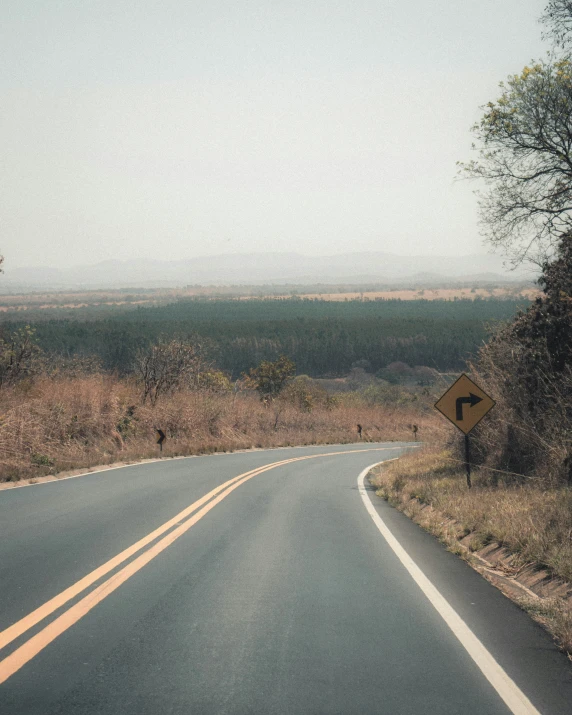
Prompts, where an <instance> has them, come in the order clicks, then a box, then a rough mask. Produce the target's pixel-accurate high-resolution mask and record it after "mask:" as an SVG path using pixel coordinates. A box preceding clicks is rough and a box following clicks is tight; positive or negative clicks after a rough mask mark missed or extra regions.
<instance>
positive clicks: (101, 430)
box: [0, 375, 440, 481]
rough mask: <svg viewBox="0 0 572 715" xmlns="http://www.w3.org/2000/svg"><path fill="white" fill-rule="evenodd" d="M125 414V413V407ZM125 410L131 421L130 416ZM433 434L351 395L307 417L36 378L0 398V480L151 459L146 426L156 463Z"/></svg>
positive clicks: (404, 411)
mask: <svg viewBox="0 0 572 715" xmlns="http://www.w3.org/2000/svg"><path fill="white" fill-rule="evenodd" d="M130 408H134V409H130ZM130 412H133V414H130ZM358 422H359V423H360V424H362V425H363V427H364V438H365V439H367V440H370V441H380V440H410V439H411V438H412V432H411V428H410V425H411V423H413V422H415V423H416V424H417V425H418V426H419V435H420V437H421V438H425V439H430V438H431V437H435V435H436V434H437V433H438V431H439V429H440V422H439V420H438V419H436V418H435V417H434V416H433V415H432V414H431V413H427V414H419V413H418V412H416V411H414V410H413V409H412V408H411V407H400V406H386V407H384V406H381V407H380V406H375V407H370V406H367V405H365V404H364V403H362V402H361V401H360V400H356V399H355V395H350V396H348V399H345V398H344V397H341V398H337V399H336V403H335V404H334V405H329V406H328V405H324V406H316V407H314V408H313V409H312V410H311V411H308V410H304V409H300V408H299V407H297V406H296V405H294V404H290V403H287V402H283V401H277V402H276V403H274V404H271V405H269V406H265V405H264V404H262V403H261V402H260V400H259V399H258V397H257V395H256V394H251V393H239V394H236V395H233V394H228V393H224V394H213V393H209V392H179V393H176V394H173V395H170V396H168V397H166V398H165V399H163V400H160V401H159V402H158V403H157V405H156V406H155V407H151V406H150V405H148V404H147V405H141V404H140V390H139V389H138V387H137V386H136V385H135V384H134V383H133V382H129V381H126V380H120V379H118V378H115V377H112V376H106V375H90V376H82V377H77V378H62V379H47V378H43V379H38V380H37V381H36V382H34V383H33V384H29V385H26V384H24V383H20V384H19V385H18V386H17V387H15V388H11V389H4V390H2V391H1V392H0V481H17V480H19V479H23V478H35V477H38V476H44V475H47V474H55V473H58V472H61V471H64V470H70V469H75V468H79V467H82V468H83V467H86V468H89V467H93V466H94V465H103V464H109V463H112V462H117V461H122V462H124V461H130V460H135V459H145V458H149V457H157V456H159V450H158V447H157V444H156V433H155V427H160V428H161V429H162V430H163V431H164V432H165V433H166V434H167V437H168V439H167V442H166V444H165V447H164V451H163V453H162V455H163V456H166V457H169V456H179V455H187V454H189V455H190V454H205V453H212V452H217V451H231V450H236V449H247V448H262V447H264V448H267V447H279V446H290V445H302V444H326V443H344V442H346V443H347V442H355V441H357V432H356V425H357V424H358Z"/></svg>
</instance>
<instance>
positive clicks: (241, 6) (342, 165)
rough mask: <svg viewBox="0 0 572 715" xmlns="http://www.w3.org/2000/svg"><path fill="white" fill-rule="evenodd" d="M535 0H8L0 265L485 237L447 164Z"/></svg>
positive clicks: (526, 24) (444, 248)
mask: <svg viewBox="0 0 572 715" xmlns="http://www.w3.org/2000/svg"><path fill="white" fill-rule="evenodd" d="M544 4H545V2H544V0H539V1H537V0H457V2H453V1H452V0H449V2H445V1H444V0H435V1H434V2H430V1H429V0H423V1H421V0H410V1H409V2H403V1H402V2H397V1H395V0H378V1H377V2H370V1H368V0H352V1H351V2H350V1H349V0H345V1H344V2H340V1H336V0H331V1H329V2H323V1H316V0H315V1H313V2H312V1H311V0H306V1H305V2H298V1H297V0H290V1H288V2H287V1H285V0H275V1H274V2H271V1H270V0H265V1H261V0H260V1H254V0H252V1H248V0H235V2H230V1H227V2H222V1H217V0H214V1H208V0H207V1H206V2H200V3H199V2H193V1H192V0H187V1H186V2H184V1H182V0H176V1H175V0H165V1H163V2H151V1H150V0H137V2H133V0H131V1H130V2H124V1H123V0H101V1H99V2H96V1H90V0H73V1H71V0H59V1H58V0H52V1H51V2H48V1H46V2H40V1H36V2H32V1H31V0H4V2H3V3H2V5H1V8H0V62H1V64H0V66H1V67H2V71H1V74H0V89H1V92H2V97H3V101H2V108H1V112H0V125H1V130H0V137H1V138H0V142H1V143H2V147H1V153H2V161H1V162H0V181H1V185H2V193H1V198H0V226H1V236H0V250H1V251H2V252H3V253H4V254H5V256H6V259H7V267H8V269H9V268H10V266H23V265H41V264H49V265H62V266H70V265H74V264H78V263H93V262H96V261H99V260H105V259H108V258H113V257H115V258H129V257H131V256H137V257H152V256H157V257H162V258H166V259H177V258H186V257H191V256H196V255H204V254H216V253H227V252H253V251H270V250H274V251H283V250H287V251H299V252H302V253H308V254H320V253H341V252H345V251H354V250H355V251H361V250H368V251H369V250H382V251H390V252H394V253H401V254H408V253H415V254H467V253H472V252H483V251H485V250H486V249H485V248H483V246H482V244H481V239H480V238H479V235H478V228H477V214H476V202H475V199H474V197H473V194H472V191H473V189H474V188H475V187H474V185H472V184H469V183H467V182H461V183H459V182H455V174H456V166H455V162H456V161H457V160H463V159H467V158H470V155H471V153H470V144H471V136H470V133H469V128H470V126H471V125H472V124H473V122H474V121H475V120H476V119H478V117H479V110H478V107H479V105H482V104H484V103H485V102H487V101H488V100H490V99H494V98H495V97H496V96H497V94H498V83H499V82H500V81H501V80H503V79H504V78H505V77H506V75H507V74H509V73H513V72H517V71H519V70H520V69H521V68H522V66H523V65H524V64H526V63H527V62H528V61H529V60H530V59H531V58H532V57H538V56H540V55H541V54H543V52H544V51H545V49H546V47H545V45H544V44H543V43H542V42H541V39H540V34H541V28H540V26H539V25H538V22H537V18H538V17H539V15H540V14H541V12H542V9H543V6H544Z"/></svg>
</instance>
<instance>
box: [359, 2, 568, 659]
mask: <svg viewBox="0 0 572 715" xmlns="http://www.w3.org/2000/svg"><path fill="white" fill-rule="evenodd" d="M543 21H544V22H545V27H546V28H547V35H548V37H550V38H551V39H552V40H553V41H554V46H553V50H552V51H551V53H550V54H549V55H548V56H547V58H546V59H544V60H542V61H538V62H533V63H531V64H530V65H528V66H526V67H525V68H524V69H523V70H522V72H520V73H519V74H516V75H513V76H511V77H509V78H508V81H507V82H506V83H505V84H501V96H500V97H499V99H498V100H497V101H496V102H489V103H488V104H487V106H486V107H485V108H484V115H483V118H482V120H481V122H480V123H479V124H477V125H476V127H475V128H474V132H475V135H476V138H477V144H476V145H475V147H474V148H475V150H476V151H477V154H478V158H477V159H476V160H475V161H474V162H471V163H469V164H467V165H465V166H464V170H465V171H466V172H468V174H469V175H470V176H472V177H474V178H480V179H482V180H484V182H485V185H486V192H485V193H484V194H482V195H481V203H480V210H481V219H482V225H483V228H484V231H485V235H486V237H487V239H488V241H489V242H490V243H491V244H492V245H495V246H497V247H501V248H503V249H504V250H505V251H506V252H507V253H508V254H509V255H510V256H511V258H512V260H513V261H514V263H516V264H518V263H521V262H523V261H525V260H531V259H532V260H533V261H535V262H536V263H537V264H538V265H540V266H541V270H542V273H541V277H540V279H539V281H538V283H539V286H540V288H541V293H540V295H538V296H537V297H536V298H535V300H534V301H533V302H532V303H531V305H530V306H529V307H528V308H527V309H526V310H524V311H520V312H519V313H518V314H517V315H516V316H515V317H514V318H513V319H512V320H511V321H509V322H508V323H506V324H504V325H500V326H497V328H496V330H495V331H494V332H493V334H492V335H491V337H490V338H489V340H488V341H487V342H486V343H485V344H484V345H483V346H482V347H481V348H480V349H479V351H478V353H477V355H476V356H475V358H474V359H473V360H472V361H470V364H469V369H470V373H471V377H473V379H474V380H475V382H477V384H478V385H479V386H480V387H482V388H483V389H484V390H485V392H487V393H488V394H489V395H491V396H492V397H493V398H494V400H495V401H496V406H495V408H494V409H493V410H492V411H491V412H490V413H489V415H487V416H486V417H485V418H484V419H483V421H482V422H481V423H480V424H479V425H478V426H477V427H476V428H475V430H474V431H473V432H472V433H471V437H470V439H471V454H472V461H473V475H472V481H473V487H472V488H471V489H468V488H467V485H466V482H465V473H464V452H463V449H462V444H463V442H462V439H461V436H460V433H458V432H456V430H455V429H454V428H450V427H449V428H448V429H447V432H448V434H447V436H446V438H445V439H444V440H442V442H440V443H435V444H433V445H431V446H427V447H426V448H424V449H422V450H420V451H418V452H416V453H415V454H411V455H408V456H407V457H405V458H404V459H401V460H400V461H398V462H395V463H393V464H391V465H389V466H387V467H386V468H383V469H378V470H376V471H375V472H374V473H373V474H372V476H371V480H372V483H373V484H374V485H375V486H376V487H377V489H378V493H379V494H380V496H382V497H384V498H385V499H387V500H389V501H390V502H391V503H393V504H395V505H396V506H397V507H398V508H400V509H402V510H403V511H404V512H405V513H407V514H408V515H409V516H411V517H412V518H414V519H415V520H416V521H418V522H419V523H420V524H422V525H423V526H425V527H426V528H427V529H429V530H430V531H432V532H433V533H434V534H436V535H437V536H438V537H439V538H441V539H442V540H443V541H444V542H445V543H446V544H448V546H449V547H450V548H451V549H452V550H453V551H455V552H457V553H460V554H462V555H464V556H465V557H466V558H468V559H469V560H470V561H471V562H472V563H473V564H475V565H476V567H477V568H478V569H479V570H482V571H483V573H484V574H485V575H486V576H487V577H489V578H491V579H492V580H493V582H495V583H496V584H497V585H499V587H501V588H502V589H503V590H504V591H505V592H506V593H508V594H510V595H511V597H513V598H514V599H515V600H516V601H517V602H519V603H520V604H521V605H522V606H523V608H526V609H527V610H528V611H529V612H530V613H532V615H534V617H536V618H537V619H539V620H540V621H541V622H542V623H544V624H545V625H546V626H547V627H548V629H549V630H550V631H551V632H552V633H553V634H554V636H555V638H556V640H557V641H558V642H559V644H560V645H561V647H562V648H563V649H564V650H565V651H567V652H568V654H569V655H570V656H571V658H572V363H571V360H570V355H572V169H571V167H572V143H571V141H570V137H572V3H571V2H570V0H551V2H549V4H548V6H547V8H546V11H545V15H544V17H543ZM518 586H520V591H519V589H518V588H517V587H518Z"/></svg>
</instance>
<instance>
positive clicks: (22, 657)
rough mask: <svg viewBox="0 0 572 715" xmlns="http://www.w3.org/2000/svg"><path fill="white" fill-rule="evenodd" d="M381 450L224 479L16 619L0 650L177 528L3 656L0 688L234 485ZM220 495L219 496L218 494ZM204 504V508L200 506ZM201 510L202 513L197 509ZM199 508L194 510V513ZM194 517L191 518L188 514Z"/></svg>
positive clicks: (0, 642)
mask: <svg viewBox="0 0 572 715" xmlns="http://www.w3.org/2000/svg"><path fill="white" fill-rule="evenodd" d="M387 449H392V448H391V447H374V448H371V449H354V450H345V451H342V452H328V453H325V454H312V455H307V456H304V457H295V458H291V459H285V460H282V461H279V462H273V463H272V464H268V465H265V466H262V467H258V468H257V469H253V470H251V471H249V472H245V473H244V474H240V475H238V476H237V477H234V478H233V479H229V480H228V481H227V482H224V484H221V485H220V486H219V487H216V488H215V489H213V490H212V491H210V492H209V493H208V494H205V496H203V497H201V499H198V500H197V501H195V502H193V504H191V505H190V506H188V507H187V508H186V509H184V510H183V511H181V512H179V514H177V515H176V516H174V517H173V518H172V519H170V520H169V521H167V522H165V524H163V525H162V526H160V527H158V528H157V529H155V530H154V531H152V532H151V533H150V534H148V535H147V536H145V537H143V538H142V539H140V540H139V541H137V542H136V543H135V544H133V545H132V546H130V547H129V548H127V549H125V550H124V551H122V552H121V553H120V554H118V555H117V556H115V557H114V558H112V559H110V560H109V561H107V562H105V563H104V564H102V565H101V566H100V567H99V568H97V569H95V570H94V571H92V572H91V573H89V574H87V575H86V576H84V577H83V578H82V579H80V580H79V581H77V582H76V583H75V584H73V585H72V586H70V587H69V588H67V589H65V590H64V591H62V592H61V593H60V594H58V595H57V596H55V597H54V598H52V599H50V600H49V601H47V602H46V603H44V604H43V605H42V606H40V607H39V608H37V609H36V610H34V611H32V613H30V614H28V615H27V616H25V617H24V618H22V619H21V620H19V621H17V622H16V623H14V624H13V625H12V626H10V627H9V628H7V629H6V630H4V631H2V632H1V633H0V648H3V647H4V646H5V645H7V644H8V643H10V642H12V641H13V640H14V639H15V638H17V637H18V636H20V635H22V634H23V633H25V632H26V631H27V630H29V629H30V628H32V626H34V625H36V624H37V623H39V622H40V621H41V620H43V619H44V618H46V617H47V616H48V615H50V614H51V613H53V612H54V611H55V610H56V609H57V608H59V607H60V606H62V605H64V604H65V603H66V602H68V601H69V600H70V599H72V598H73V597H74V596H76V595H79V594H80V593H81V592H82V591H84V590H85V589H86V588H87V587H88V586H90V585H92V584H93V583H94V582H95V581H97V580H98V579H99V578H101V577H102V576H104V575H105V574H107V573H109V571H111V570H113V569H114V568H115V567H117V566H119V565H120V564H121V563H123V562H124V561H125V560H126V559H128V558H129V557H130V556H132V555H134V554H135V553H137V551H140V550H141V549H142V548H143V547H144V546H146V545H148V544H149V543H150V542H152V541H154V540H155V539H156V538H157V537H158V536H160V535H162V534H164V533H165V531H168V530H169V529H170V528H171V527H173V526H175V525H177V524H178V526H177V528H176V529H173V530H172V531H171V532H170V533H169V534H167V536H165V537H163V538H162V539H160V540H159V541H158V542H156V543H155V544H153V545H152V546H151V547H150V548H149V549H147V550H146V551H144V552H143V553H142V554H140V555H139V556H138V557H137V558H135V559H134V560H133V561H131V562H130V563H128V564H127V565H126V566H124V567H123V568H122V569H121V570H120V571H118V572H117V573H115V574H113V576H111V577H110V578H108V579H107V580H106V581H104V582H103V583H102V584H100V585H99V586H97V587H96V588H95V589H93V591H90V592H89V593H88V594H87V595H86V596H84V597H83V598H82V599H81V600H80V601H78V602H77V603H76V604H74V605H73V606H71V607H70V608H69V609H68V610H67V611H65V612H64V613H62V614H61V615H60V616H58V618H56V619H55V620H54V621H52V622H51V623H49V624H48V625H47V626H45V627H44V628H43V629H42V630H41V631H39V633H37V634H36V635H35V636H32V637H31V638H30V639H29V640H27V641H26V642H25V643H24V644H23V645H21V646H20V647H19V648H17V649H16V650H15V651H14V652H13V653H11V654H10V655H8V656H7V657H6V658H4V659H3V660H1V661H0V684H1V683H3V682H5V681H6V680H7V679H8V678H9V677H10V676H11V675H13V674H14V673H15V672H17V671H18V670H19V669H20V668H21V667H22V666H23V665H25V664H26V663H27V662H29V661H30V660H31V659H32V658H34V657H35V656H36V655H37V654H38V653H39V652H40V651H41V650H43V649H44V648H45V647H46V646H47V645H49V644H50V643H51V642H52V641H53V640H55V639H56V638H57V637H58V636H59V635H61V634H62V633H63V632H64V631H66V630H67V629H68V628H70V626H72V625H73V624H74V623H77V621H79V620H80V618H82V617H83V616H84V615H86V613H88V612H89V611H91V609H92V608H94V607H95V606H96V605H97V604H98V603H100V602H101V601H102V600H103V599H104V598H106V597H107V596H108V595H109V594H111V593H113V591H115V590H116V589H117V588H119V586H121V584H123V583H124V582H125V581H126V580H127V579H128V578H130V577H131V576H133V574H135V573H137V571H139V570H140V569H142V568H143V566H145V565H146V564H148V563H149V562H150V561H151V560H152V559H154V558H155V557H156V556H157V555H158V554H160V553H161V552H162V551H164V550H165V549H166V548H167V547H168V546H170V545H171V544H172V543H173V542H174V541H176V540H177V539H178V538H179V537H180V536H182V535H183V534H184V533H185V532H186V531H188V530H189V529H190V528H191V527H192V526H194V525H195V524H196V523H197V522H198V521H200V520H201V519H202V518H203V517H204V516H205V515H206V514H208V512H209V511H210V510H211V509H213V508H214V507H215V506H216V505H217V504H219V503H220V502H221V501H222V500H223V499H225V498H226V497H227V496H228V495H229V494H230V493H231V492H233V491H234V490H235V489H237V488H238V487H239V486H241V485H242V484H244V483H245V482H247V481H249V480H250V479H252V478H253V477H255V476H258V475H259V474H262V473H263V472H267V471H269V470H271V469H275V468H276V467H279V466H282V465H285V464H291V463H293V462H299V461H302V460H306V459H315V458H317V457H330V456H334V455H339V454H352V453H355V452H372V451H384V450H387ZM221 492H222V493H221ZM206 502H208V504H206V506H203V505H205V503H206ZM200 507H202V508H200ZM197 509H199V511H197ZM194 512H196V513H194ZM191 514H193V515H192V516H190V518H188V519H186V521H184V522H183V523H182V524H179V522H180V521H181V519H185V518H186V517H188V516H189V515H191Z"/></svg>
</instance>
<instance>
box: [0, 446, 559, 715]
mask: <svg viewBox="0 0 572 715" xmlns="http://www.w3.org/2000/svg"><path fill="white" fill-rule="evenodd" d="M411 447H412V445H406V444H399V443H387V444H356V445H339V446H319V447H304V448H291V449H277V450H267V451H254V452H243V453H236V454H225V455H215V456H208V457H193V458H185V459H177V460H165V461H161V462H154V463H149V464H142V465H135V466H131V467H127V468H122V469H117V470H108V471H103V472H100V473H94V474H91V475H86V476H82V477H78V478H72V479H67V480H61V481H58V482H51V483H46V484H41V485H35V486H30V487H25V488H18V489H12V490H5V491H0V536H1V539H0V596H1V598H0V683H1V684H0V713H2V715H36V714H37V715H56V713H57V714H69V715H81V714H83V713H85V714H88V713H89V714H95V713H97V714H102V715H103V714H105V715H112V714H113V715H147V714H148V715H164V714H167V713H168V714H179V713H180V714H183V713H184V714H185V715H187V714H193V715H194V714H197V715H203V714H204V715H211V714H213V715H215V714H216V715H219V714H220V715H223V714H225V715H226V714H228V715H258V714H260V715H274V714H275V715H298V714H300V715H302V714H304V715H306V714H308V715H330V714H332V715H333V714H339V715H353V714H356V715H357V714H359V715H369V714H371V715H374V714H377V713H384V714H385V713H387V714H388V715H400V714H402V713H403V714H405V713H411V714H412V715H413V714H416V715H419V714H420V713H421V714H423V713H436V714H439V715H440V714H443V715H470V714H472V713H474V714H475V715H482V714H483V713H486V714H489V713H490V714H491V715H497V714H498V715H500V714H505V715H506V713H519V714H521V713H522V714H523V715H525V714H526V715H532V714H533V713H542V714H543V715H545V714H546V715H548V714H562V715H564V714H567V715H570V713H572V668H571V664H570V663H569V662H568V661H567V659H566V658H565V657H564V656H563V655H562V654H560V653H559V652H558V651H557V650H556V648H555V647H554V646H553V644H552V642H551V639H550V638H549V637H548V636H547V635H546V634H545V633H544V632H543V631H542V629H541V628H540V627H539V626H537V625H536V624H534V623H533V622H532V621H531V620H530V619H529V618H528V616H526V615H525V614H524V613H523V612H521V611H520V610H519V609H518V608H517V607H516V606H515V605H514V604H512V603H511V602H510V601H508V600H507V599H506V598H505V597H504V596H503V595H502V594H501V593H499V592H498V591H497V590H496V589H494V588H493V587H492V586H491V585H490V584H488V583H487V582H486V581H484V580H483V579H482V578H481V577H480V576H479V575H478V574H476V573H475V572H474V571H473V570H472V569H471V568H470V567H468V566H467V565H466V564H465V563H463V562H462V561H461V560H460V559H458V558H457V557H455V556H453V555H451V554H449V553H447V552H446V551H445V550H444V548H443V547H442V546H441V545H440V544H439V543H438V542H437V541H436V540H435V539H434V538H432V537H431V536H429V535H428V534H426V533H425V532H423V531H422V530H421V529H419V528H418V527H417V526H416V525H415V524H413V523H412V522H410V521H409V520H408V519H407V518H406V517H404V516H403V515H402V514H400V513H399V512H397V511H395V510H394V509H392V508H391V507H390V506H388V505H387V504H386V503H385V502H383V501H382V500H381V499H379V498H377V497H376V496H375V495H374V494H373V492H371V491H370V490H368V489H367V484H364V483H363V473H364V470H365V468H366V467H368V466H369V465H371V464H373V463H376V462H379V461H382V460H389V459H394V458H396V457H398V456H399V455H400V454H402V453H403V451H404V450H406V449H409V448H411ZM360 475H361V477H360Z"/></svg>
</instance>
